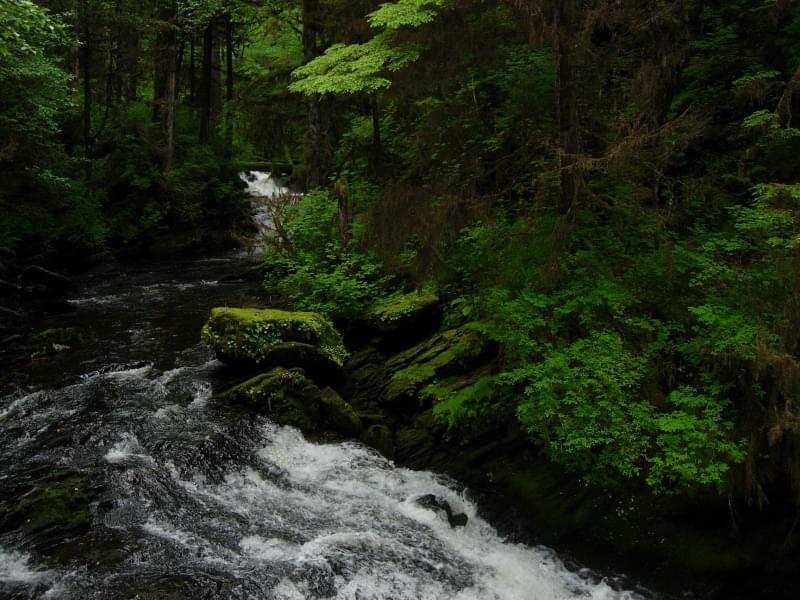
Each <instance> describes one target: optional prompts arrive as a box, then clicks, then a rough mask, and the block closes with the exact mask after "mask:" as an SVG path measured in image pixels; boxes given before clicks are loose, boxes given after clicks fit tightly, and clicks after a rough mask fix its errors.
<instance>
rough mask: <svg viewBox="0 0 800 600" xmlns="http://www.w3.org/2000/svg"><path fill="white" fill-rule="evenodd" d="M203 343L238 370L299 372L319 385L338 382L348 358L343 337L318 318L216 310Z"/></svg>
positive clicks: (264, 311)
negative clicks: (281, 369)
mask: <svg viewBox="0 0 800 600" xmlns="http://www.w3.org/2000/svg"><path fill="white" fill-rule="evenodd" d="M203 340H204V341H205V342H206V343H207V344H208V345H209V346H210V347H211V348H212V349H213V350H214V352H216V354H217V357H218V358H219V359H220V360H221V361H222V362H225V363H228V364H230V365H233V366H235V367H239V368H242V369H245V370H250V371H254V370H261V369H263V368H265V367H274V366H281V367H287V368H292V367H299V368H302V369H304V370H305V371H306V372H307V373H309V374H311V375H312V376H313V377H314V378H315V379H317V380H330V379H335V378H336V377H337V376H338V374H339V373H340V372H341V369H342V366H343V365H344V361H345V359H346V358H347V351H346V350H345V347H344V343H343V341H342V338H341V336H340V335H339V332H338V331H336V329H335V328H334V327H333V325H332V324H331V323H330V322H329V321H328V320H327V319H325V318H324V317H322V316H321V315H319V314H317V313H306V312H288V311H283V310H275V309H254V308H215V309H213V310H212V312H211V318H210V319H209V320H208V322H207V323H206V325H205V326H204V327H203Z"/></svg>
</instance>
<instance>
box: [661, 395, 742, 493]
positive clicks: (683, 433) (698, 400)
mask: <svg viewBox="0 0 800 600" xmlns="http://www.w3.org/2000/svg"><path fill="white" fill-rule="evenodd" d="M669 402H670V404H671V405H672V406H674V407H675V409H676V410H673V411H672V412H669V413H666V414H662V415H660V416H658V417H657V418H656V420H655V425H656V431H657V438H656V445H657V447H658V453H657V454H655V455H654V456H651V457H650V458H649V460H648V462H649V465H650V472H649V474H648V476H647V483H648V484H649V485H651V486H652V487H654V488H656V489H663V488H671V487H675V486H685V485H698V484H699V485H713V486H716V487H718V488H720V487H722V486H723V485H724V483H725V476H726V474H727V473H728V471H729V470H730V467H731V465H733V464H737V463H739V462H741V461H742V460H743V459H744V453H743V451H742V448H741V447H740V445H739V444H736V443H734V442H732V441H730V436H731V430H732V429H733V422H732V421H731V419H730V417H729V415H728V413H729V412H730V407H729V403H728V402H727V401H726V400H724V399H722V398H721V397H720V396H719V395H718V394H715V393H710V394H703V393H698V392H697V391H696V390H695V389H693V388H690V387H685V388H681V389H679V390H675V391H674V392H672V394H670V397H669Z"/></svg>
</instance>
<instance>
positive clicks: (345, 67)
mask: <svg viewBox="0 0 800 600" xmlns="http://www.w3.org/2000/svg"><path fill="white" fill-rule="evenodd" d="M418 57H419V51H418V50H417V49H416V48H414V47H413V46H410V45H402V46H390V45H389V43H388V36H387V34H385V33H384V34H379V35H377V36H375V37H374V38H372V39H371V40H369V41H368V42H365V43H364V44H350V45H344V44H337V45H334V46H332V47H330V48H329V49H328V50H327V51H326V52H325V54H323V55H322V56H320V57H318V58H317V59H315V60H313V61H311V62H310V63H308V64H307V65H304V66H302V67H299V68H298V69H296V70H295V71H294V74H293V76H294V77H295V81H294V83H292V84H291V86H290V87H289V89H291V90H292V91H293V92H300V93H303V94H354V93H358V92H374V91H377V90H380V89H384V88H387V87H389V85H390V81H389V79H388V78H387V77H386V76H385V75H384V74H386V73H389V72H393V71H397V70H399V69H401V68H403V67H404V66H406V65H407V64H409V63H411V62H413V61H414V60H416V59H417V58H418Z"/></svg>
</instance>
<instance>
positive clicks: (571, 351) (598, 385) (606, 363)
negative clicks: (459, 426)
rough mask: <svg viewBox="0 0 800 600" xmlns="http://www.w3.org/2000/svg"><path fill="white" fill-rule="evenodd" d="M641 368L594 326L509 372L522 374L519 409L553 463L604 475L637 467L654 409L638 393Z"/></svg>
mask: <svg viewBox="0 0 800 600" xmlns="http://www.w3.org/2000/svg"><path fill="white" fill-rule="evenodd" d="M644 374H645V361H644V360H642V359H641V358H639V357H635V356H633V355H631V354H630V353H629V352H627V351H626V350H625V349H624V347H623V344H622V340H621V338H620V337H619V336H618V335H616V334H614V333H609V332H598V333H594V334H593V335H591V336H590V337H588V338H585V339H581V340H578V341H577V342H575V343H573V344H571V345H569V346H567V347H566V348H560V349H555V348H554V349H552V350H550V351H549V352H548V353H547V354H546V355H545V357H544V359H543V360H542V361H541V362H540V363H538V364H535V365H531V366H527V367H523V368H522V369H521V370H518V371H516V372H514V373H511V374H509V377H508V379H509V380H510V381H511V382H513V381H514V380H515V379H517V378H522V379H523V380H525V381H526V384H525V387H524V400H523V401H522V402H521V403H520V405H519V407H518V409H517V415H518V417H519V420H520V422H521V424H522V426H523V427H524V428H525V430H526V431H527V432H528V433H529V435H531V436H532V437H533V439H535V440H537V441H539V442H542V443H543V444H544V447H545V448H546V451H547V453H548V455H549V456H550V457H551V458H553V459H554V460H556V461H557V462H560V463H562V464H565V465H567V466H569V467H571V468H575V469H579V470H581V471H584V472H585V473H587V476H588V477H589V478H590V479H603V478H605V477H607V476H608V475H609V473H612V474H613V473H616V474H617V475H623V476H627V477H631V476H635V475H638V474H639V473H640V469H641V466H642V464H643V462H644V459H645V456H646V452H647V449H648V438H647V436H646V435H645V434H646V432H647V430H648V428H649V427H651V424H652V412H653V408H652V406H651V405H650V404H649V403H648V402H647V401H642V400H639V399H637V398H636V395H635V391H636V388H637V387H638V385H639V383H640V381H641V379H642V377H643V376H644ZM612 477H613V475H612Z"/></svg>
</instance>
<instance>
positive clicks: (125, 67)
mask: <svg viewBox="0 0 800 600" xmlns="http://www.w3.org/2000/svg"><path fill="white" fill-rule="evenodd" d="M122 42H123V44H124V46H125V48H124V49H123V51H122V57H123V58H122V61H123V63H122V65H120V72H121V73H122V75H123V77H124V76H125V75H126V74H127V76H128V81H127V85H126V86H125V89H124V92H123V93H124V96H125V100H127V101H128V102H135V101H136V96H137V92H138V84H139V53H140V48H139V44H140V42H139V33H138V32H130V33H126V34H124V35H123V37H122Z"/></svg>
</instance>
